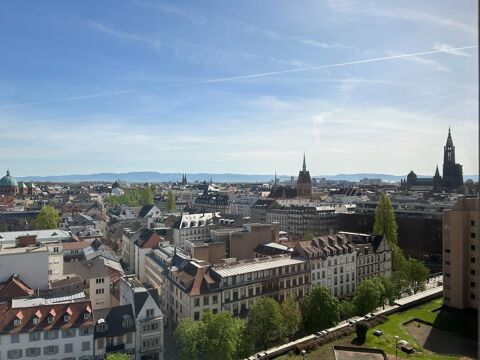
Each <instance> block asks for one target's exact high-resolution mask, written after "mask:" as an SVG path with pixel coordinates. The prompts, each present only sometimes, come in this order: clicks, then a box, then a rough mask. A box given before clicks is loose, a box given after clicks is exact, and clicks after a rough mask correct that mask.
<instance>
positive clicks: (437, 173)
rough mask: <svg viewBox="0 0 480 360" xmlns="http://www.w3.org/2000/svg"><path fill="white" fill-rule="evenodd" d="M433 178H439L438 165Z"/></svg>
mask: <svg viewBox="0 0 480 360" xmlns="http://www.w3.org/2000/svg"><path fill="white" fill-rule="evenodd" d="M435 177H440V171H438V165H437V168H436V170H435Z"/></svg>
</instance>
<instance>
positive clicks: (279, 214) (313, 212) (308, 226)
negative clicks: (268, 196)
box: [265, 206, 338, 238]
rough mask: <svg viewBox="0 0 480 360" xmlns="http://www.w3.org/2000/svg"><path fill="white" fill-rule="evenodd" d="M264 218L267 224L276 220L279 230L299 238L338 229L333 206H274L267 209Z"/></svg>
mask: <svg viewBox="0 0 480 360" xmlns="http://www.w3.org/2000/svg"><path fill="white" fill-rule="evenodd" d="M265 219H266V222H267V223H269V224H273V223H274V222H278V223H279V224H280V230H281V231H286V232H288V233H289V234H290V235H296V236H297V237H299V238H303V236H304V235H305V234H308V233H309V234H312V235H326V234H328V233H329V232H335V231H337V230H338V213H337V212H336V210H335V208H334V207H333V206H288V207H286V206H276V207H272V208H271V209H269V210H267V212H266V215H265Z"/></svg>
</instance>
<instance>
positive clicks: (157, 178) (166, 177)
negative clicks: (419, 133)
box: [17, 171, 478, 183]
mask: <svg viewBox="0 0 480 360" xmlns="http://www.w3.org/2000/svg"><path fill="white" fill-rule="evenodd" d="M182 175H183V174H182V173H159V172H154V171H142V172H127V173H98V174H85V175H52V176H24V177H18V178H17V179H18V180H22V181H34V182H114V181H115V180H120V181H124V182H129V183H145V182H150V183H154V182H169V181H171V182H175V181H180V180H181V179H182ZM314 177H315V178H325V179H326V180H336V181H340V180H344V181H351V182H358V181H360V180H361V179H364V178H369V179H382V180H384V181H388V182H399V181H400V179H405V178H406V176H397V175H389V174H371V173H361V174H338V175H315V176H314ZM419 177H430V176H424V175H419ZM273 178H274V175H247V174H230V173H225V174H213V173H197V174H188V173H187V180H188V181H189V182H195V181H199V182H202V181H210V179H212V181H214V182H230V183H234V182H245V183H265V182H268V181H271V180H272V179H273ZM278 178H279V179H280V180H281V181H284V180H289V179H290V176H288V175H278ZM468 179H473V180H474V181H478V175H465V176H464V180H465V181H466V180H468Z"/></svg>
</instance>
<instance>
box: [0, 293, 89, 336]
mask: <svg viewBox="0 0 480 360" xmlns="http://www.w3.org/2000/svg"><path fill="white" fill-rule="evenodd" d="M5 304H6V303H3V304H2V305H3V306H0V334H17V333H24V332H34V331H48V330H67V329H71V328H79V327H86V326H91V325H93V324H94V321H93V317H92V315H91V313H92V308H91V303H90V300H82V301H78V302H73V303H66V304H49V305H38V306H32V307H25V308H11V307H10V306H9V305H8V304H7V306H5ZM69 310H70V312H71V314H69ZM85 313H88V314H89V316H88V318H87V319H85V316H84V314H85ZM64 315H70V316H68V317H64ZM50 316H53V319H52V321H51V322H50V323H49V322H48V317H50ZM34 317H35V318H37V319H38V322H36V324H34V322H33V318H34ZM15 319H20V324H18V325H17V326H15V324H14V320H15ZM65 320H66V321H65Z"/></svg>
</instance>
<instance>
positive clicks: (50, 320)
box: [47, 316, 53, 324]
mask: <svg viewBox="0 0 480 360" xmlns="http://www.w3.org/2000/svg"><path fill="white" fill-rule="evenodd" d="M52 322H53V316H48V317H47V323H49V324H51V323H52Z"/></svg>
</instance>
